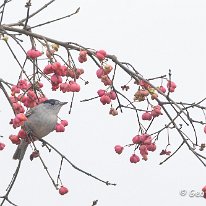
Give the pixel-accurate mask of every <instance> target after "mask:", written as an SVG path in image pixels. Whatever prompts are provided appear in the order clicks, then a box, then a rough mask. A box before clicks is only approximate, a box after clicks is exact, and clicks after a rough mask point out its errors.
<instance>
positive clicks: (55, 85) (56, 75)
mask: <svg viewBox="0 0 206 206" xmlns="http://www.w3.org/2000/svg"><path fill="white" fill-rule="evenodd" d="M43 72H44V74H47V75H48V74H52V75H51V78H50V79H51V84H52V90H53V91H56V90H57V89H59V88H60V91H62V92H63V93H65V92H79V91H80V85H79V84H77V83H76V79H78V78H79V77H80V75H82V74H83V73H84V70H83V69H68V67H67V66H65V65H61V64H60V63H59V62H54V63H52V64H48V65H47V66H46V67H45V68H44V70H43ZM62 77H67V78H68V77H71V78H72V79H75V80H74V81H69V82H67V81H66V82H65V83H63V79H62Z"/></svg>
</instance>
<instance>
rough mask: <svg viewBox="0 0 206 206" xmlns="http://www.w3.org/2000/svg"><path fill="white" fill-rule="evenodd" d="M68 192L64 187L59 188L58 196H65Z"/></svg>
mask: <svg viewBox="0 0 206 206" xmlns="http://www.w3.org/2000/svg"><path fill="white" fill-rule="evenodd" d="M68 192H69V190H68V189H67V188H66V187H64V186H61V187H60V188H59V194H60V195H65V194H66V193H68Z"/></svg>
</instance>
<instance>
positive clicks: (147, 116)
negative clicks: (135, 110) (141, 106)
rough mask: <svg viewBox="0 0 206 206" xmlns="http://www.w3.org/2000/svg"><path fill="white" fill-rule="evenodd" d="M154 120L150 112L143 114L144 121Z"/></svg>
mask: <svg viewBox="0 0 206 206" xmlns="http://www.w3.org/2000/svg"><path fill="white" fill-rule="evenodd" d="M151 119H152V115H151V113H150V112H145V113H143V114H142V120H151Z"/></svg>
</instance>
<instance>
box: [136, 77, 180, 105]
mask: <svg viewBox="0 0 206 206" xmlns="http://www.w3.org/2000/svg"><path fill="white" fill-rule="evenodd" d="M135 83H136V84H138V85H139V86H140V88H139V89H138V91H137V92H136V93H135V94H134V100H138V101H144V100H145V99H146V97H147V96H148V95H151V99H152V100H154V99H157V98H158V94H157V93H156V91H155V89H154V88H152V87H151V86H150V85H149V84H148V83H147V82H145V81H143V80H140V81H139V82H135ZM176 87H177V86H176V84H175V83H174V82H172V81H167V89H168V91H169V92H174V91H175V88H176ZM158 89H159V90H160V91H161V92H163V93H165V92H166V91H167V89H166V88H165V87H164V86H160V87H159V88H158Z"/></svg>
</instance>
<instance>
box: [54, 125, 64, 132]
mask: <svg viewBox="0 0 206 206" xmlns="http://www.w3.org/2000/svg"><path fill="white" fill-rule="evenodd" d="M55 130H56V132H64V131H65V128H64V125H63V124H57V125H56V127H55Z"/></svg>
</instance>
